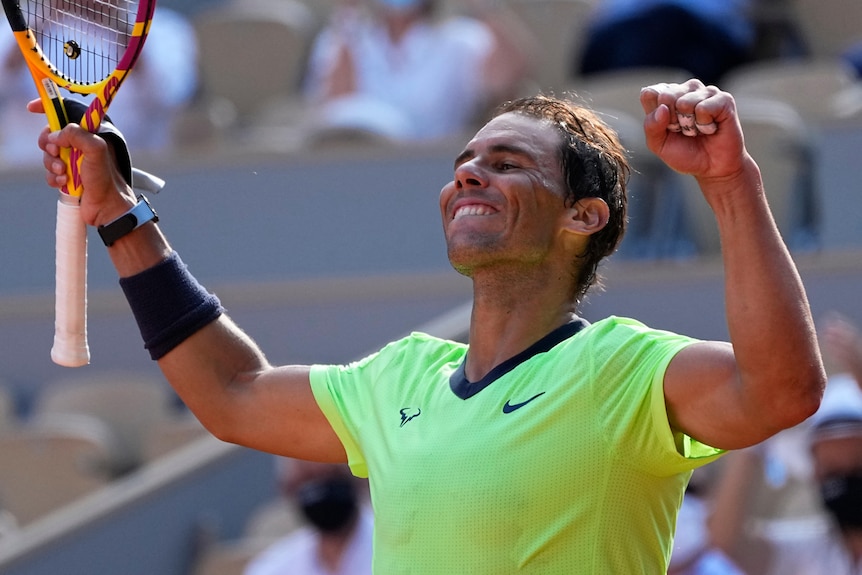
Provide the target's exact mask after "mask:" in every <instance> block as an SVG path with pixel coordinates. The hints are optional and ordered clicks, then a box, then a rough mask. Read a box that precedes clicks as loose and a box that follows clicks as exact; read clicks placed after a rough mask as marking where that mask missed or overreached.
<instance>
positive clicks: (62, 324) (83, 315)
mask: <svg viewBox="0 0 862 575" xmlns="http://www.w3.org/2000/svg"><path fill="white" fill-rule="evenodd" d="M56 258H57V263H56V278H55V292H54V346H53V347H52V348H51V359H52V360H53V361H54V363H56V364H58V365H62V366H65V367H80V366H82V365H87V364H88V363H90V349H89V346H88V344H87V226H86V224H85V223H84V221H83V220H82V219H81V214H80V207H79V206H78V198H77V197H74V196H70V195H68V194H63V193H61V194H60V199H59V200H58V201H57V229H56Z"/></svg>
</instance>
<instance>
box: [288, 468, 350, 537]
mask: <svg viewBox="0 0 862 575" xmlns="http://www.w3.org/2000/svg"><path fill="white" fill-rule="evenodd" d="M297 500H298V503H299V508H300V509H301V510H302V514H303V515H304V516H305V518H306V519H308V521H309V523H311V524H312V525H314V526H315V527H316V528H317V529H319V530H320V531H323V532H326V533H333V532H336V531H339V530H340V529H342V528H343V527H344V526H345V525H347V524H348V523H349V522H350V521H351V520H353V518H354V517H355V516H356V512H357V507H358V505H357V501H356V489H355V487H354V486H353V483H352V482H351V481H350V479H349V478H345V477H331V478H328V479H321V480H317V481H309V482H308V483H305V484H304V485H302V486H301V487H300V488H299V490H298V491H297Z"/></svg>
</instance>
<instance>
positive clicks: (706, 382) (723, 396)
mask: <svg viewBox="0 0 862 575" xmlns="http://www.w3.org/2000/svg"><path fill="white" fill-rule="evenodd" d="M664 396H665V405H666V408H667V415H668V420H669V422H670V425H671V427H672V428H673V429H674V430H677V431H681V432H682V433H685V434H686V435H688V436H690V437H692V438H694V439H697V440H698V441H700V442H701V443H704V444H706V445H709V446H711V447H716V448H720V449H737V448H740V447H745V446H748V445H752V444H754V443H757V442H758V441H761V440H762V439H765V436H762V434H761V431H760V428H759V426H757V424H756V422H757V419H756V418H757V414H751V413H749V411H750V409H751V407H750V404H749V402H748V401H747V400H746V396H745V394H744V392H743V386H742V383H741V380H740V377H739V371H738V369H737V364H736V358H735V357H734V353H733V347H732V346H731V345H730V344H729V343H725V342H716V341H704V342H698V343H694V344H692V345H690V346H688V347H686V348H684V349H683V350H681V351H680V352H679V353H678V354H676V356H675V357H674V358H673V360H671V362H670V364H669V365H668V367H667V370H666V371H665V376H664Z"/></svg>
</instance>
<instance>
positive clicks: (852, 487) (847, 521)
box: [820, 473, 862, 529]
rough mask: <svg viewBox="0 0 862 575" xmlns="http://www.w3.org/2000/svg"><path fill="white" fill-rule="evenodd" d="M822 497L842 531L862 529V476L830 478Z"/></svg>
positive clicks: (825, 482) (825, 483)
mask: <svg viewBox="0 0 862 575" xmlns="http://www.w3.org/2000/svg"><path fill="white" fill-rule="evenodd" d="M820 495H821V497H822V498H823V504H824V505H825V506H826V509H827V510H828V511H829V512H830V513H831V514H832V516H833V517H834V518H835V520H836V521H837V522H838V526H839V527H840V528H841V529H848V528H849V529H862V474H859V473H857V474H854V475H846V476H835V477H830V478H828V479H826V480H825V481H823V482H822V483H821V484H820Z"/></svg>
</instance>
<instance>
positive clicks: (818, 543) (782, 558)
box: [711, 315, 862, 575]
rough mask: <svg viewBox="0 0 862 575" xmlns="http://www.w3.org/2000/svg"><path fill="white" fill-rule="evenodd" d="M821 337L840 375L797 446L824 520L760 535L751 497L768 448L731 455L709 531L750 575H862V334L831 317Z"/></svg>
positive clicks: (831, 381)
mask: <svg viewBox="0 0 862 575" xmlns="http://www.w3.org/2000/svg"><path fill="white" fill-rule="evenodd" d="M821 332H822V340H823V346H824V352H825V355H826V356H827V359H831V360H832V362H833V365H834V367H835V368H837V370H838V371H837V372H836V373H834V374H833V375H832V376H830V378H829V381H828V383H827V386H826V392H825V394H824V397H823V402H822V403H821V406H820V409H819V410H818V411H817V413H815V414H814V415H813V416H812V417H811V418H810V419H809V420H808V421H807V422H806V423H805V424H804V429H805V436H804V437H805V439H806V443H805V444H804V445H801V446H799V447H800V449H803V450H805V455H807V456H808V457H809V462H810V477H809V480H810V481H811V483H812V487H813V488H814V490H815V492H816V493H817V494H818V496H819V499H820V502H821V511H822V513H823V517H824V518H825V519H826V521H825V522H817V521H816V520H815V521H812V520H809V521H808V522H807V523H803V522H797V524H796V526H795V527H794V528H793V529H788V528H785V529H783V530H771V531H770V530H768V529H762V528H761V529H758V528H757V527H756V526H755V525H752V523H751V521H750V519H751V517H750V509H751V505H750V504H751V503H752V501H751V495H752V491H753V486H755V485H757V484H758V483H760V482H762V481H763V478H762V477H759V476H758V474H760V473H761V471H760V470H761V469H763V468H764V461H763V458H764V456H766V455H768V451H769V450H768V449H765V448H764V447H768V445H761V446H755V447H753V448H749V449H746V450H743V451H740V452H736V453H733V454H730V455H729V456H727V458H726V459H727V470H726V474H725V475H724V476H723V478H722V483H723V485H722V486H721V488H720V489H721V492H722V493H721V495H720V496H719V499H718V502H717V503H716V506H715V509H716V512H715V513H714V514H713V516H712V518H711V521H712V523H711V532H712V534H713V537H714V539H715V540H716V541H717V542H718V544H719V546H720V547H721V548H722V549H724V550H725V551H726V552H727V553H728V554H730V555H731V556H732V557H734V559H736V560H737V561H738V562H740V564H741V565H743V566H745V567H746V568H747V570H748V571H749V572H751V573H762V574H763V575H859V574H860V573H862V386H860V382H862V379H859V377H860V376H862V336H860V332H859V331H858V329H857V328H856V327H855V326H854V325H853V324H852V323H851V322H850V321H849V320H847V319H846V318H844V317H842V316H839V315H832V316H831V317H830V318H828V320H827V321H826V323H825V324H824V326H823V327H822V328H821ZM777 437H779V436H776V438H777ZM770 441H772V440H770ZM768 443H769V442H767V444H768ZM811 519H814V518H811Z"/></svg>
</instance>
